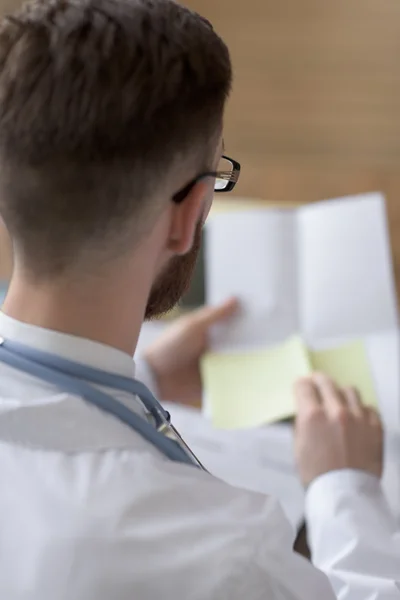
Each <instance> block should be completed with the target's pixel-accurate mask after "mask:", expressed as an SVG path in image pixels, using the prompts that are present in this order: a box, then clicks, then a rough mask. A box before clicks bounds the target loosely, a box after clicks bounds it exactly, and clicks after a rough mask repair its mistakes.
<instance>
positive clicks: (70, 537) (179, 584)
mask: <svg viewBox="0 0 400 600" xmlns="http://www.w3.org/2000/svg"><path fill="white" fill-rule="evenodd" d="M0 335H1V336H3V337H5V338H8V339H12V340H16V341H19V342H21V343H24V344H28V345H31V346H33V347H35V348H38V349H41V350H45V351H50V352H53V353H56V354H58V355H60V356H63V357H65V358H69V359H72V360H75V361H77V362H82V363H85V364H88V365H90V366H94V367H97V368H100V369H104V370H107V371H111V372H114V373H118V374H122V375H125V376H133V369H134V367H133V362H132V360H131V358H130V357H129V356H127V355H125V354H123V353H121V352H119V351H117V350H115V349H112V348H109V347H105V346H103V345H101V344H97V343H94V342H90V341H88V340H83V339H79V338H75V337H72V336H67V335H63V334H60V333H56V332H51V331H47V330H43V329H39V328H36V327H32V326H30V325H26V324H23V323H20V322H16V321H14V320H12V319H10V318H9V317H6V316H5V315H3V314H0ZM114 396H115V397H118V398H119V399H120V400H121V401H124V402H127V403H129V405H130V407H131V408H132V409H133V410H135V411H137V412H138V413H139V414H141V415H142V416H143V417H144V418H146V413H145V410H144V407H143V406H142V404H141V403H140V401H139V400H138V399H135V398H132V397H129V395H128V394H123V393H122V394H121V393H116V392H115V393H114ZM307 521H308V527H309V534H310V545H311V549H312V551H313V556H314V562H315V564H317V565H318V566H319V567H321V568H322V569H323V570H324V571H325V572H326V574H327V575H328V577H326V575H324V574H323V573H321V572H320V571H318V570H317V569H316V568H315V567H314V566H312V565H311V564H310V563H308V562H307V561H306V560H305V559H303V558H302V557H300V556H298V555H297V554H295V553H293V551H292V544H293V537H294V535H293V531H292V529H291V527H290V526H289V524H288V523H287V521H286V519H285V517H284V516H283V513H282V511H281V509H280V507H279V505H278V504H277V503H276V502H275V501H274V500H273V499H271V498H269V497H265V496H263V495H261V494H256V493H251V492H248V491H244V490H240V489H235V488H233V487H230V486H229V485H227V484H225V483H222V482H221V481H219V480H217V479H215V478H213V477H211V476H210V475H208V474H207V473H204V472H201V471H200V470H198V469H195V468H193V467H190V466H185V465H181V464H177V463H173V462H171V461H169V460H168V459H166V458H165V457H164V456H163V455H161V454H159V452H158V451H157V450H156V449H155V448H154V447H153V446H151V445H150V444H149V443H148V442H146V441H145V440H143V439H142V438H141V437H140V436H139V435H138V434H137V433H136V432H134V431H132V430H131V429H129V428H128V427H127V426H126V425H124V424H123V423H121V422H120V421H118V420H117V419H115V418H114V417H112V416H110V415H108V414H106V413H103V412H101V411H100V410H98V409H96V408H95V407H92V406H90V405H88V404H86V403H85V402H84V401H83V400H81V399H79V398H77V397H74V396H69V395H68V394H65V393H63V392H61V391H60V390H58V389H56V388H54V387H52V386H50V385H48V384H45V383H44V382H42V381H40V380H37V379H35V378H32V377H30V376H28V375H26V374H24V373H21V372H19V371H15V370H13V369H11V368H9V367H7V366H5V365H4V364H3V363H0V598H1V599H3V598H4V600H22V599H25V598H26V599H28V598H29V600H61V599H62V600H111V599H116V600H132V599H133V598H134V599H135V600H148V599H149V600H153V599H154V600H155V599H163V600H177V599H179V600H222V599H225V598H226V599H229V600H235V599H236V598H237V599H240V600H242V599H243V598H246V600H261V599H263V600H267V599H268V600H283V599H285V600H303V599H304V600H332V599H333V598H334V597H335V595H334V592H333V591H332V587H331V584H332V586H333V588H334V590H335V591H336V595H337V597H338V598H341V599H346V600H358V599H363V600H372V599H374V600H389V599H399V598H400V541H399V533H398V532H396V524H395V521H394V519H393V518H392V516H391V514H390V511H389V509H388V507H387V506H386V503H385V501H384V498H383V495H382V492H381V488H380V484H379V482H378V481H377V480H376V479H375V478H373V477H372V476H368V475H366V474H362V473H357V472H336V473H331V474H328V475H325V476H323V477H321V478H319V479H318V480H317V481H315V482H314V483H313V485H312V486H311V488H310V490H309V492H308V495H307ZM328 578H329V579H330V582H329V579H328Z"/></svg>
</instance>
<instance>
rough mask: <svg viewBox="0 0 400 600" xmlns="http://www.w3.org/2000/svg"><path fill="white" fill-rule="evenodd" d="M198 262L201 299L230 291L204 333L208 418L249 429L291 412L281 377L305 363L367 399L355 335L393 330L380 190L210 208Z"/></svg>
mask: <svg viewBox="0 0 400 600" xmlns="http://www.w3.org/2000/svg"><path fill="white" fill-rule="evenodd" d="M205 258H206V260H205V265H206V269H205V277H206V290H207V301H208V302H209V303H210V304H217V303H219V302H221V301H223V300H225V299H226V298H227V297H230V296H236V297H237V298H238V299H239V301H240V303H241V307H242V308H241V312H240V314H239V315H237V317H235V318H234V319H233V320H232V321H230V322H228V323H226V324H224V325H219V326H218V327H215V328H214V330H213V331H212V337H211V346H212V353H211V354H210V355H208V356H206V357H205V359H204V361H203V381H204V389H205V395H206V398H207V408H208V409H210V410H211V413H212V415H213V419H214V423H215V424H217V425H218V426H220V427H230V428H235V427H250V426H252V425H258V424H260V423H265V422H271V421H274V420H277V419H280V418H284V417H286V416H290V415H292V414H293V412H294V406H293V394H292V384H293V381H294V380H295V379H296V378H297V377H299V376H302V375H306V374H308V373H310V372H311V371H312V370H314V369H316V370H321V371H325V372H326V373H327V374H329V375H331V376H332V377H333V378H334V379H335V380H336V381H337V383H338V384H339V385H353V386H356V387H358V388H359V389H360V392H361V393H362V396H363V398H364V401H366V402H368V403H370V404H374V403H376V394H375V390H374V381H373V378H372V376H371V372H370V371H371V366H372V365H370V364H369V362H368V358H367V354H366V350H365V348H364V345H363V341H365V340H366V339H367V337H371V336H374V335H380V334H382V332H395V331H397V328H398V319H397V302H396V295H395V284H394V277H393V269H392V261H391V252H390V244H389V237H388V228H387V221H386V213H385V202H384V198H383V196H382V195H381V194H379V193H371V194H366V195H363V196H354V197H348V198H342V199H338V200H330V201H325V202H320V203H316V204H311V205H307V206H303V207H300V208H294V209H283V210H276V209H252V210H248V211H243V210H241V211H235V212H227V213H222V214H216V215H214V216H213V217H212V218H211V220H210V222H209V224H208V225H207V228H206V236H205ZM338 340H340V344H338ZM354 340H360V341H358V342H354ZM308 348H313V349H316V348H317V349H321V348H323V349H324V352H311V351H310V350H309V349H308ZM396 370H397V367H396ZM375 383H376V381H375ZM379 387H382V386H380V385H379Z"/></svg>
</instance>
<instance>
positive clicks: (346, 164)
mask: <svg viewBox="0 0 400 600" xmlns="http://www.w3.org/2000/svg"><path fill="white" fill-rule="evenodd" d="M1 2H3V5H5V4H7V5H8V7H7V8H9V7H10V6H12V5H13V4H15V2H13V0H6V2H4V0H0V6H1ZM184 2H185V3H186V4H187V5H188V6H190V7H192V8H194V9H195V10H197V11H198V12H200V13H201V14H203V15H204V16H205V17H207V18H208V19H209V20H210V21H212V23H213V24H214V26H215V28H216V30H217V31H218V32H219V33H220V34H221V35H222V37H223V38H224V39H225V40H226V42H227V44H228V45H229V47H230V50H231V54H232V59H233V63H234V70H235V83H234V90H233V94H232V97H231V100H230V103H229V107H228V112H227V118H226V132H225V143H226V148H227V153H228V154H231V155H232V156H233V157H234V158H236V159H238V160H239V161H241V163H242V165H243V173H242V178H241V182H240V185H239V186H238V189H237V194H238V195H240V196H254V197H262V198H266V199H270V200H278V201H282V200H286V201H291V202H292V201H313V200H320V199H323V198H328V197H334V196H339V195H345V194H351V193H358V192H364V191H371V190H382V191H384V192H385V194H386V195H387V198H388V212H389V220H390V228H391V238H392V245H393V251H394V255H395V263H396V275H397V283H398V290H399V293H400V168H399V167H400V164H399V163H400V2H399V0H381V1H379V0H334V1H332V2H321V0H246V1H244V2H239V1H238V0H184ZM3 12H4V9H3ZM1 237H2V236H1V233H0V238H1ZM0 256H1V258H0V277H1V274H2V273H1V270H2V271H3V274H4V273H5V271H7V267H6V266H5V265H7V264H8V261H9V259H8V258H7V252H6V250H5V249H4V242H2V241H1V239H0ZM1 263H2V264H1ZM2 265H3V266H2Z"/></svg>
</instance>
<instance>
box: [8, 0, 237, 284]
mask: <svg viewBox="0 0 400 600" xmlns="http://www.w3.org/2000/svg"><path fill="white" fill-rule="evenodd" d="M230 82H231V66H230V60H229V54H228V51H227V48H226V46H225V45H224V44H223V42H222V41H221V40H220V38H219V37H218V36H217V35H216V34H215V33H214V31H213V30H212V28H211V26H210V25H209V24H208V23H207V22H206V21H205V20H204V19H202V18H201V17H199V16H198V15H197V14H195V13H193V12H191V11H189V10H188V9H186V8H184V7H182V6H180V5H179V4H177V3H175V2H172V1H171V0H42V1H39V2H33V3H30V4H27V5H26V6H25V7H24V8H23V9H22V10H21V11H20V12H19V13H18V14H16V15H14V16H12V17H8V18H5V19H3V21H2V23H1V28H0V169H1V177H0V213H1V215H2V216H3V218H4V220H5V222H6V224H7V226H8V229H9V231H10V234H11V236H12V238H13V242H14V246H15V248H16V252H17V254H19V255H20V256H21V257H22V259H23V261H24V264H25V266H26V267H27V268H28V269H29V270H30V272H31V273H32V274H33V275H34V276H36V277H40V278H42V277H43V278H47V277H52V276H53V275H55V274H60V273H62V272H64V271H68V269H69V268H70V267H71V266H73V265H76V264H77V263H79V261H80V260H81V258H82V257H85V256H88V255H91V256H93V255H96V252H97V251H100V250H103V251H104V253H105V254H107V253H108V254H109V255H113V254H115V255H118V253H119V252H121V251H122V249H123V246H124V244H126V243H127V242H128V241H129V243H132V236H133V235H137V236H140V235H142V234H143V230H144V228H145V226H146V225H145V224H146V222H148V221H149V219H151V218H152V217H151V215H153V217H154V215H155V214H156V211H157V210H160V198H164V196H165V193H166V192H167V191H168V190H169V188H170V187H171V186H172V185H173V181H174V178H176V177H178V175H177V174H178V173H179V172H180V171H181V170H182V169H183V168H185V169H186V170H187V178H188V180H190V177H194V176H195V175H196V174H198V173H199V172H201V171H207V170H209V169H210V166H211V165H210V163H211V162H212V160H213V158H214V153H215V148H216V143H217V136H218V135H219V133H220V129H221V123H222V114H223V107H224V103H225V100H226V97H227V95H228V93H229V88H230ZM163 193H164V196H163ZM166 200H168V198H166Z"/></svg>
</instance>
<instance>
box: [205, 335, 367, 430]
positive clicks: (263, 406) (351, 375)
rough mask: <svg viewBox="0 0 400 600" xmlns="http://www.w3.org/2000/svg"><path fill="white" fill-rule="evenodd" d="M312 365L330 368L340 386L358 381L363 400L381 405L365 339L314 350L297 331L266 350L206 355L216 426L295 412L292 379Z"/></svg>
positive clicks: (257, 421)
mask: <svg viewBox="0 0 400 600" xmlns="http://www.w3.org/2000/svg"><path fill="white" fill-rule="evenodd" d="M312 371H321V372H324V373H326V374H327V375H329V376H330V377H331V378H332V379H333V380H334V381H335V382H336V384H337V385H339V386H341V387H347V386H353V387H356V388H357V389H358V390H359V392H360V394H361V397H362V399H363V401H364V403H365V404H368V405H371V406H377V398H376V392H375V389H374V382H373V378H372V374H371V371H370V366H369V361H368V356H367V352H366V348H365V345H364V343H363V342H362V341H355V342H351V343H348V344H345V345H342V346H339V347H335V348H330V349H328V350H322V351H318V352H313V351H310V350H308V349H307V348H306V346H305V344H304V343H303V342H302V341H301V339H300V338H298V337H293V338H291V339H289V340H288V341H286V342H284V343H283V344H280V345H278V346H276V347H274V348H269V349H267V350H260V351H257V352H247V353H241V354H216V353H210V354H207V355H206V356H205V357H204V358H203V361H202V377H203V384H204V388H205V391H206V394H207V399H208V402H209V404H210V407H211V415H212V420H213V423H214V426H215V427H218V428H223V429H240V428H248V427H256V426H259V425H262V424H265V423H272V422H274V421H279V420H281V419H285V418H287V417H291V416H293V415H294V412H295V406H294V396H293V384H294V382H295V381H296V380H297V379H298V378H299V377H303V376H305V375H309V374H311V373H312Z"/></svg>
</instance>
